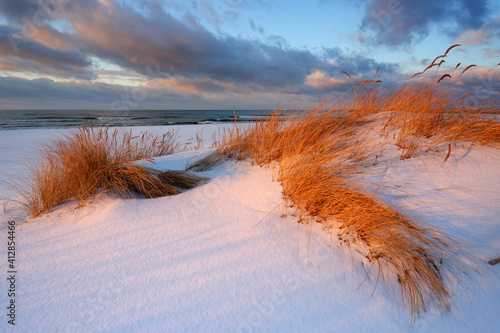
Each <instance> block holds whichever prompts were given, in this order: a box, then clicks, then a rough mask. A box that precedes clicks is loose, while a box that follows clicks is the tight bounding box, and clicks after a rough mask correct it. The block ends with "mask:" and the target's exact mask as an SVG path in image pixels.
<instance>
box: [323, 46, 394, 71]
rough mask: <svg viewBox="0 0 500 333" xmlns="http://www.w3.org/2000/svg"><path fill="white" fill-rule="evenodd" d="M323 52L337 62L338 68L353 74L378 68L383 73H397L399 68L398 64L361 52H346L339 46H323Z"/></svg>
mask: <svg viewBox="0 0 500 333" xmlns="http://www.w3.org/2000/svg"><path fill="white" fill-rule="evenodd" d="M323 52H324V53H325V56H326V57H327V58H328V59H331V60H334V61H335V62H336V65H335V68H336V69H338V70H340V71H346V72H348V73H349V74H352V75H356V74H363V73H367V72H370V71H376V70H377V69H378V70H379V72H380V73H381V74H382V73H383V74H395V73H397V72H398V70H399V66H398V65H397V64H393V63H381V62H377V61H375V60H374V59H372V58H368V57H365V56H362V55H360V54H346V53H345V52H344V51H343V50H342V49H341V48H339V47H332V48H323Z"/></svg>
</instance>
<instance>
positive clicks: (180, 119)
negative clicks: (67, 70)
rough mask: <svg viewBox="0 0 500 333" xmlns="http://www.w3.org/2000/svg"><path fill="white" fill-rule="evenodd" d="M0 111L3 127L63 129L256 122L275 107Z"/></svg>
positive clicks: (272, 111) (1, 125)
mask: <svg viewBox="0 0 500 333" xmlns="http://www.w3.org/2000/svg"><path fill="white" fill-rule="evenodd" d="M235 112H236V119H235V117H234V113H233V110H119V111H110V110H0V130H2V129H21V128H63V127H78V126H81V125H86V126H88V125H90V126H93V127H99V126H109V127H122V126H163V125H188V124H217V123H220V124H222V123H229V122H234V121H235V120H236V122H253V121H258V120H262V119H265V118H266V117H267V116H268V115H270V114H271V113H274V112H275V111H274V110H264V111H252V110H236V111H235Z"/></svg>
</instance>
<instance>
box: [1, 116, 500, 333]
mask: <svg viewBox="0 0 500 333" xmlns="http://www.w3.org/2000/svg"><path fill="white" fill-rule="evenodd" d="M170 128H171V127H149V128H147V130H148V131H153V132H161V131H164V130H168V129H170ZM202 128H203V134H204V138H205V140H206V142H207V143H208V142H210V140H211V135H212V133H213V132H214V131H218V127H217V125H208V126H207V125H205V126H194V125H193V126H181V127H179V136H180V137H181V140H183V142H188V141H189V140H190V139H192V138H194V137H195V133H197V132H200V131H201V129H202ZM133 130H134V131H138V132H140V131H143V130H145V128H134V129H133ZM66 132H67V130H64V129H30V130H6V131H0V156H1V158H0V181H2V180H3V181H6V180H9V179H12V178H15V177H19V176H20V175H21V174H22V171H23V170H22V167H21V166H22V165H24V164H26V161H27V160H32V159H33V158H35V157H36V154H35V151H36V149H37V147H39V145H40V144H41V143H43V142H46V140H49V139H52V138H55V137H59V136H60V135H63V134H64V133H66ZM208 146H209V144H207V145H205V147H203V148H202V149H200V150H194V149H190V150H187V151H183V152H180V153H178V154H174V155H170V156H165V157H159V158H156V159H155V167H156V168H159V169H184V167H185V165H186V162H187V161H188V160H191V159H193V158H195V157H196V156H202V155H203V154H207V153H208V152H209V149H208ZM398 154H399V152H398V151H397V149H396V148H395V146H394V145H387V147H386V149H385V151H384V154H383V156H381V157H380V158H379V159H378V161H377V162H378V163H377V164H376V165H374V166H372V167H370V168H369V170H368V171H367V172H366V173H365V174H363V175H361V176H360V177H362V179H363V181H365V182H366V183H367V184H370V186H372V187H373V188H377V189H378V191H379V192H380V193H381V195H383V197H384V198H385V199H386V200H387V201H388V202H391V203H397V204H398V205H399V206H400V207H402V208H403V209H405V210H406V211H407V212H409V213H410V214H411V215H412V216H415V217H419V218H421V219H423V220H425V221H427V222H428V223H430V224H432V225H435V226H436V227H439V228H441V229H442V230H444V231H446V232H447V233H448V234H449V235H450V236H451V237H452V238H454V239H457V240H459V241H461V242H462V243H463V244H464V252H463V257H462V258H461V260H468V261H467V262H468V263H469V264H471V265H473V267H475V269H476V270H477V272H476V271H474V270H473V271H472V272H471V275H470V276H466V275H464V276H460V278H461V279H462V281H463V282H464V283H466V285H467V287H466V288H462V287H461V286H460V284H459V283H458V282H457V281H452V283H454V284H453V295H452V298H451V299H452V303H453V304H452V307H453V309H452V311H451V312H449V313H444V314H442V313H441V312H440V311H439V310H438V309H437V308H436V307H435V306H430V307H429V308H428V311H427V312H426V313H422V314H421V315H420V316H419V317H417V320H416V322H415V323H414V324H413V325H412V324H411V318H410V315H409V313H408V310H407V307H405V306H404V305H403V304H402V303H401V299H400V297H399V290H398V287H397V285H391V283H389V282H388V281H387V282H384V281H382V280H380V281H377V280H376V278H375V279H374V278H373V276H374V275H373V274H370V278H367V276H366V274H365V269H366V270H369V269H370V267H369V266H366V264H367V261H364V262H363V261H362V260H361V259H362V256H361V255H360V254H359V253H357V251H356V248H355V247H352V248H349V247H346V245H342V246H340V245H339V244H338V242H337V240H336V237H335V234H333V235H331V234H330V233H328V232H325V231H324V230H322V225H321V224H318V223H311V224H301V223H297V220H296V218H295V217H293V216H292V214H291V213H292V211H291V209H290V208H283V207H282V204H283V201H284V200H283V196H282V193H281V185H280V184H279V182H276V181H273V172H272V170H271V169H265V168H260V167H256V166H252V165H251V164H250V163H249V162H247V161H243V162H238V163H236V162H234V161H227V162H225V163H223V164H221V165H218V166H216V167H215V168H213V169H212V170H210V171H207V172H202V173H200V174H201V175H203V176H206V177H209V178H210V181H209V182H207V183H205V184H203V185H201V186H199V187H197V188H194V189H192V190H189V191H186V192H183V193H181V194H180V195H177V196H171V197H163V198H157V199H123V198H118V197H114V196H108V195H98V196H97V197H96V198H94V199H93V200H92V201H91V202H89V204H88V205H86V206H84V207H82V208H77V207H76V205H75V204H74V203H73V202H69V203H66V204H63V205H61V206H60V207H58V208H57V209H56V210H54V211H53V212H51V213H48V214H44V215H42V216H41V217H39V218H37V219H34V220H31V219H28V218H27V217H26V216H25V213H23V212H22V211H21V209H20V207H19V205H18V204H17V203H16V202H14V201H12V200H8V199H12V198H13V196H14V194H13V192H12V191H11V190H9V189H8V187H7V186H6V185H5V184H4V183H2V182H0V199H4V200H3V202H0V208H1V209H0V224H1V228H0V230H2V236H0V237H2V238H4V239H6V238H7V221H11V220H15V221H16V237H17V238H16V266H17V271H18V273H17V279H16V326H15V327H13V326H12V325H10V324H8V322H7V320H8V319H9V318H8V317H7V316H6V315H5V314H4V315H3V316H2V319H1V321H0V322H1V324H0V325H1V326H0V327H1V331H2V332H3V331H6V332H15V331H16V332H182V331H202V332H215V331H216V332H219V331H220V332H238V331H239V332H252V331H254V332H258V331H265V332H277V331H281V332H287V331H300V332H303V331H308V332H359V331H373V332H471V331H474V332H495V331H496V330H497V328H498V327H500V316H498V313H499V311H500V288H499V286H500V265H496V266H491V265H489V264H488V263H487V261H488V260H491V259H494V258H497V257H500V223H499V222H500V221H499V216H500V174H499V172H498V170H499V168H498V166H499V165H500V150H499V149H496V148H487V147H481V146H470V145H465V146H464V147H462V146H460V145H458V146H456V147H453V150H452V153H451V156H450V158H449V159H448V161H447V162H444V163H443V160H444V156H445V155H446V151H443V152H441V153H421V154H419V155H417V156H416V157H414V158H411V159H408V160H405V161H401V160H399V155H398ZM283 210H287V212H288V213H289V214H288V216H286V217H285V218H283V217H281V215H282V211H283ZM0 243H1V244H4V245H3V247H4V249H2V250H1V253H3V254H2V258H3V259H2V260H1V262H2V266H1V272H2V273H1V276H0V277H1V281H2V283H1V284H0V288H1V290H0V295H1V299H0V306H1V307H2V308H3V309H4V311H6V307H7V305H8V302H9V298H8V297H7V290H8V289H9V286H8V281H7V279H6V278H7V273H6V272H7V270H8V267H7V260H6V259H7V248H6V241H5V240H4V241H2V242H0ZM362 262H363V265H362V264H361V263H362ZM373 269H375V267H374V268H373ZM375 277H376V275H375Z"/></svg>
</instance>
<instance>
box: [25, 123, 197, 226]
mask: <svg viewBox="0 0 500 333" xmlns="http://www.w3.org/2000/svg"><path fill="white" fill-rule="evenodd" d="M176 135H177V134H176V132H175V131H171V132H167V133H165V134H163V135H150V134H147V133H143V134H142V135H141V136H132V132H125V133H123V134H120V133H119V132H118V130H114V131H113V132H110V129H109V128H98V129H94V128H92V127H85V126H83V127H81V128H80V129H78V130H76V131H74V132H72V133H71V134H70V135H67V136H66V137H65V138H63V139H60V140H56V141H54V142H52V143H50V144H47V145H45V146H43V148H42V150H41V158H40V159H39V160H38V161H37V162H35V163H33V164H32V165H31V166H30V167H29V168H28V174H29V179H28V182H27V184H25V185H18V186H16V188H17V190H18V192H20V194H21V197H22V203H23V204H24V206H25V208H26V210H27V212H28V214H29V215H30V216H31V217H37V216H39V215H40V214H42V213H44V212H48V211H51V210H52V209H53V208H54V207H55V206H57V205H59V204H61V203H63V202H66V201H69V200H76V201H77V202H78V204H79V205H80V206H82V205H84V204H85V203H86V202H87V201H88V200H89V198H91V197H93V196H95V195H96V194H97V193H99V192H103V191H104V192H106V191H108V192H109V191H113V192H115V193H118V194H119V195H122V196H130V195H132V194H137V195H141V196H143V197H147V198H154V197H159V196H166V195H175V194H178V193H179V191H180V190H182V189H186V188H191V187H193V186H194V185H195V184H196V183H197V182H199V181H202V180H203V178H202V177H197V176H195V175H192V174H188V173H185V172H177V173H175V172H172V171H167V172H160V171H157V170H155V169H152V168H149V167H146V166H144V165H140V164H138V163H136V162H137V161H139V160H147V161H150V162H151V161H152V160H151V158H152V157H155V156H161V155H167V154H171V153H173V152H174V151H175V149H176V147H177V143H176Z"/></svg>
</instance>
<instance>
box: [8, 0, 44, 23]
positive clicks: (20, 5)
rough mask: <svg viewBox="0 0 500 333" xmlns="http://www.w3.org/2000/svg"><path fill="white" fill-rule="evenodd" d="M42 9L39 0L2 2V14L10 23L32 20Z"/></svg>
mask: <svg viewBox="0 0 500 333" xmlns="http://www.w3.org/2000/svg"><path fill="white" fill-rule="evenodd" d="M39 9H40V1H38V0H0V14H1V15H3V16H5V17H6V18H7V19H8V20H9V21H20V20H21V19H22V18H23V17H24V18H27V19H29V18H31V17H33V15H34V14H35V13H36V12H37V11H38V10H39Z"/></svg>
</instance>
